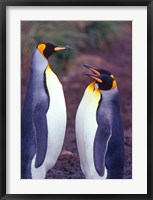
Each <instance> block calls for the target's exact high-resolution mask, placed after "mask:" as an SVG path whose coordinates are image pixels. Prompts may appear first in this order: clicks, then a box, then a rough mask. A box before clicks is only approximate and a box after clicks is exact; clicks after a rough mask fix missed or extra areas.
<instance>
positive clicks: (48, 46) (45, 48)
mask: <svg viewBox="0 0 153 200" xmlns="http://www.w3.org/2000/svg"><path fill="white" fill-rule="evenodd" d="M37 48H38V49H39V51H40V53H41V54H42V55H44V56H45V57H46V58H47V59H48V58H49V56H51V55H52V54H53V53H54V52H57V51H61V50H65V49H72V48H71V47H70V46H68V45H67V46H56V45H54V44H52V43H49V42H44V43H41V44H38V45H37Z"/></svg>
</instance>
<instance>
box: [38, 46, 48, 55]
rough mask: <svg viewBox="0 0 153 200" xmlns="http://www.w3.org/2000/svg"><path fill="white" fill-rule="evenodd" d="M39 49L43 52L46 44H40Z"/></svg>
mask: <svg viewBox="0 0 153 200" xmlns="http://www.w3.org/2000/svg"><path fill="white" fill-rule="evenodd" d="M37 48H38V49H39V51H40V52H41V53H42V54H43V52H44V50H45V48H46V45H45V44H39V45H38V47H37Z"/></svg>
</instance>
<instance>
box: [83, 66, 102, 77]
mask: <svg viewBox="0 0 153 200" xmlns="http://www.w3.org/2000/svg"><path fill="white" fill-rule="evenodd" d="M83 66H84V67H86V68H87V69H89V70H91V71H92V72H93V73H94V74H96V75H100V73H99V71H98V70H97V69H96V68H95V67H92V66H90V65H88V64H83Z"/></svg>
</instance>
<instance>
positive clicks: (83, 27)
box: [21, 21, 132, 179]
mask: <svg viewBox="0 0 153 200" xmlns="http://www.w3.org/2000/svg"><path fill="white" fill-rule="evenodd" d="M47 41H48V42H51V43H53V44H56V45H70V46H71V47H72V48H73V50H72V51H61V52H58V53H54V54H53V55H52V56H51V57H50V58H49V63H50V65H51V67H52V69H53V71H54V72H55V73H56V74H57V75H58V77H59V79H60V81H61V83H62V85H63V89H64V94H65V99H66V106H67V115H68V121H67V129H66V136H65V141H64V145H63V150H62V152H61V155H60V157H59V159H58V161H57V163H56V165H55V166H54V168H52V169H51V170H50V171H49V172H48V173H47V176H46V178H47V179H49V178H56V179H82V178H84V175H83V174H82V172H81V168H80V163H79V156H78V151H77V146H76V140H75V115H76V111H77V108H78V105H79V103H80V101H81V98H82V96H83V94H84V90H85V88H86V87H87V85H88V84H89V83H90V82H91V79H90V78H89V77H87V76H85V75H84V73H85V72H87V69H84V67H82V64H85V63H86V64H89V65H92V66H95V67H102V68H104V69H107V70H109V71H111V72H112V74H113V75H114V76H115V78H116V80H117V83H118V88H119V98H120V104H121V115H122V121H123V127H124V135H125V154H126V159H125V169H124V178H125V179H130V178H132V22H129V21H22V22H21V47H22V48H21V64H22V66H21V107H23V103H24V99H25V95H26V91H27V84H28V80H29V76H30V63H31V55H32V51H33V49H34V48H35V46H36V45H37V44H38V43H41V42H47Z"/></svg>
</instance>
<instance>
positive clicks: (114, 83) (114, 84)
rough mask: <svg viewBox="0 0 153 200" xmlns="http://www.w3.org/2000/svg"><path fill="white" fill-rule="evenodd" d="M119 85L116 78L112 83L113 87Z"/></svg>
mask: <svg viewBox="0 0 153 200" xmlns="http://www.w3.org/2000/svg"><path fill="white" fill-rule="evenodd" d="M116 85H117V82H116V81H115V80H114V81H113V83H112V89H114V88H115V87H116Z"/></svg>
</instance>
